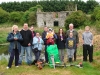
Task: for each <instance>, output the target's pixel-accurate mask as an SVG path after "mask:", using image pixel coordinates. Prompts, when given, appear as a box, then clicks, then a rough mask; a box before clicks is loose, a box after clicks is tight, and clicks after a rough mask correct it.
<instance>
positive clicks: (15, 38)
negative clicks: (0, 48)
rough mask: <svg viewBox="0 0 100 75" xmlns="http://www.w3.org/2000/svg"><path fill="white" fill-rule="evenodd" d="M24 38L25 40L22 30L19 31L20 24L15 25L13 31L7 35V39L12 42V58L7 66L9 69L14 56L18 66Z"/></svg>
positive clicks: (10, 46) (10, 51) (10, 48)
mask: <svg viewBox="0 0 100 75" xmlns="http://www.w3.org/2000/svg"><path fill="white" fill-rule="evenodd" d="M22 40H23V39H22V36H21V34H20V32H19V31H18V26H17V25H13V26H12V32H10V33H9V34H8V37H7V41H8V42H10V45H9V54H10V59H9V62H8V66H7V67H6V68H7V69H9V68H11V66H12V62H13V60H14V56H15V66H16V67H18V60H19V52H20V41H22Z"/></svg>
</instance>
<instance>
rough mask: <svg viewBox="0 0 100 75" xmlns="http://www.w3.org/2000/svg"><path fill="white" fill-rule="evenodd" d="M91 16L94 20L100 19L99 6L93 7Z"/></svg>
mask: <svg viewBox="0 0 100 75" xmlns="http://www.w3.org/2000/svg"><path fill="white" fill-rule="evenodd" d="M91 18H92V20H94V21H96V20H97V21H100V6H97V7H95V9H94V11H93V14H92V17H91Z"/></svg>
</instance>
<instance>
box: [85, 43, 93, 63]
mask: <svg viewBox="0 0 100 75" xmlns="http://www.w3.org/2000/svg"><path fill="white" fill-rule="evenodd" d="M88 55H89V62H92V61H93V45H92V46H90V45H85V44H84V45H83V61H87V56H88Z"/></svg>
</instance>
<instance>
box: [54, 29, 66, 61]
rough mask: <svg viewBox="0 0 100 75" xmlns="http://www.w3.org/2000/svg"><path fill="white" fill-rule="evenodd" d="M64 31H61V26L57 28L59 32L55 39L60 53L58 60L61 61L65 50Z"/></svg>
mask: <svg viewBox="0 0 100 75" xmlns="http://www.w3.org/2000/svg"><path fill="white" fill-rule="evenodd" d="M65 39H66V37H65V33H64V31H63V29H62V28H60V29H59V32H58V34H57V40H56V43H57V47H58V49H59V55H60V61H61V62H64V53H65V52H64V51H65V42H66V41H65Z"/></svg>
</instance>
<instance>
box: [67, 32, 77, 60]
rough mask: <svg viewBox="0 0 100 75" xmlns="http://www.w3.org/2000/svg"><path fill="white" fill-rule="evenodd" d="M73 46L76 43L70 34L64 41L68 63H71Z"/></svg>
mask: <svg viewBox="0 0 100 75" xmlns="http://www.w3.org/2000/svg"><path fill="white" fill-rule="evenodd" d="M75 44H76V41H75V38H74V37H73V33H72V32H70V34H69V37H68V38H67V39H66V47H67V55H68V59H69V62H72V58H73V55H74V51H75V47H76V46H75Z"/></svg>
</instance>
